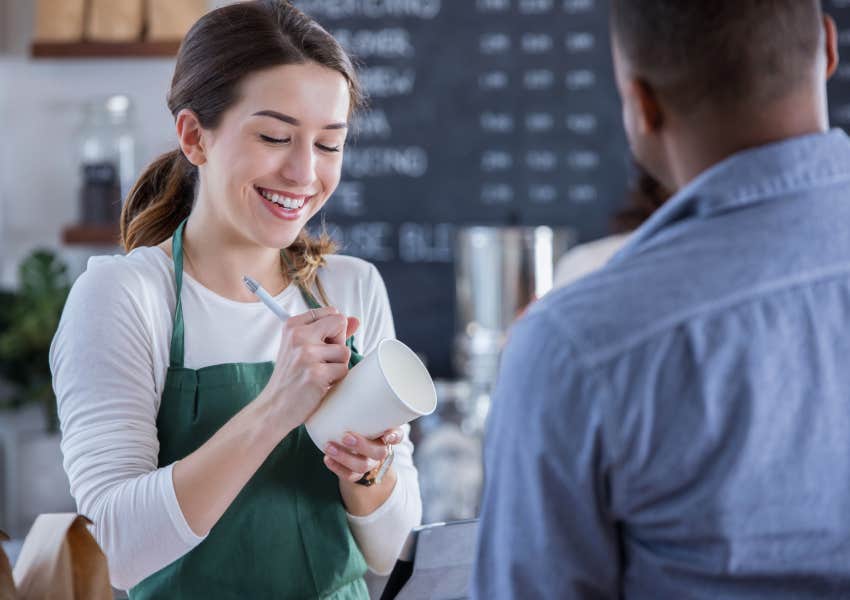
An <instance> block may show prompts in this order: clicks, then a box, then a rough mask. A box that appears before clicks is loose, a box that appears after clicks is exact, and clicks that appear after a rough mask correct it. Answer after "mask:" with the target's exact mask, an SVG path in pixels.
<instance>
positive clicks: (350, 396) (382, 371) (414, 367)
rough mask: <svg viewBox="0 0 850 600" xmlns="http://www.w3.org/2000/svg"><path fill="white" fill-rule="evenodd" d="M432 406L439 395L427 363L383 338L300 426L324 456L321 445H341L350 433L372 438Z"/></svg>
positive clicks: (430, 409) (421, 414) (395, 341)
mask: <svg viewBox="0 0 850 600" xmlns="http://www.w3.org/2000/svg"><path fill="white" fill-rule="evenodd" d="M435 408H437V391H436V389H435V388H434V382H433V381H432V380H431V375H429V374H428V370H427V369H426V368H425V365H423V364H422V361H421V360H419V357H418V356H416V354H415V353H414V352H413V350H411V349H410V348H408V347H407V346H405V345H404V344H402V343H401V342H399V341H398V340H394V339H386V340H383V341H381V342H380V343H379V344H378V347H377V348H376V349H375V351H374V352H372V353H371V354H369V355H368V356H367V357H366V358H364V359H363V360H362V361H360V363H358V364H357V365H356V366H355V367H354V368H353V369H351V371H349V372H348V375H346V377H345V379H343V380H342V381H340V382H339V383H338V384H336V386H335V387H334V388H333V389H332V390H331V391H330V392H329V393H328V395H327V396H325V399H324V400H323V401H322V403H321V404H320V405H319V408H317V409H316V412H314V413H313V414H312V415H311V416H310V418H309V419H307V421H306V422H305V423H304V426H305V427H306V428H307V433H308V434H310V437H311V438H312V440H313V443H315V444H316V446H318V448H319V450H322V451H323V452H324V449H325V444H327V443H328V442H331V441H334V442H341V441H342V437H343V436H344V435H345V434H346V433H347V432H349V431H353V432H355V433H359V434H360V435H363V436H365V437H367V438H370V439H372V438H376V437H378V436H380V435H381V434H382V433H383V432H384V431H386V430H387V429H392V428H393V427H398V426H400V425H403V424H405V423H409V422H410V421H412V420H413V419H416V418H417V417H421V416H423V415H430V414H431V413H432V412H434V409H435Z"/></svg>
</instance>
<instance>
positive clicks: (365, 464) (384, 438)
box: [324, 429, 404, 516]
mask: <svg viewBox="0 0 850 600" xmlns="http://www.w3.org/2000/svg"><path fill="white" fill-rule="evenodd" d="M403 435H404V434H403V432H402V431H401V429H388V430H387V431H385V432H384V433H383V434H381V436H380V437H378V438H376V439H374V440H370V439H368V438H365V437H363V436H362V435H358V434H356V433H347V434H345V436H343V439H342V443H341V444H338V443H335V442H329V443H328V444H327V445H326V446H325V448H324V450H325V453H326V454H325V459H324V461H325V466H326V467H327V468H328V469H330V470H331V471H332V472H333V473H334V474H335V475H336V476H337V477H338V478H339V491H340V494H341V495H342V501H343V503H344V504H345V509H346V510H347V511H348V512H349V513H351V514H352V515H358V516H363V515H368V514H371V513H372V512H374V511H375V509H377V508H378V507H379V506H381V505H382V504H383V503H384V502H386V500H387V498H389V497H390V494H391V493H392V491H393V488H394V487H395V484H396V479H397V475H396V472H395V470H394V469H393V468H392V467H390V468H389V469H388V470H387V472H386V473H384V478H383V479H382V480H381V483H379V484H377V485H372V486H368V487H367V486H364V485H359V484H357V483H355V482H356V481H357V480H358V479H360V478H361V477H363V475H364V474H366V473H368V472H369V471H371V470H372V469H374V468H375V467H377V466H378V465H379V464H381V463H382V462H383V461H384V459H386V457H387V454H388V450H387V446H388V445H395V444H398V443H399V442H401V440H402V438H403Z"/></svg>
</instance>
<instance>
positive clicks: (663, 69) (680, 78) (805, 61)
mask: <svg viewBox="0 0 850 600" xmlns="http://www.w3.org/2000/svg"><path fill="white" fill-rule="evenodd" d="M821 19H822V17H821V7H820V0H611V30H612V33H613V35H614V39H615V42H616V44H617V46H618V48H619V49H620V51H621V53H622V55H623V56H624V57H625V58H626V60H627V61H628V62H629V64H630V65H631V67H632V69H633V70H634V72H635V74H636V75H637V76H639V77H641V78H643V79H644V80H646V82H647V83H648V84H649V85H650V86H652V87H653V89H655V90H656V91H657V92H658V93H659V95H661V97H662V100H666V101H667V102H668V103H669V104H670V105H671V107H672V108H673V109H675V110H679V111H681V112H685V113H687V112H688V111H689V108H695V107H696V106H700V105H703V104H705V103H710V104H711V105H713V106H714V107H723V108H725V107H731V106H739V105H744V104H747V103H749V104H757V103H763V102H769V101H771V100H774V99H777V98H781V97H783V96H785V95H787V94H788V93H789V92H792V91H794V90H795V89H796V88H797V87H798V86H799V85H800V84H802V83H805V82H806V81H807V80H806V77H807V75H808V73H809V69H811V66H812V61H814V60H815V58H816V56H817V51H818V47H819V44H820V40H821V28H822V26H821Z"/></svg>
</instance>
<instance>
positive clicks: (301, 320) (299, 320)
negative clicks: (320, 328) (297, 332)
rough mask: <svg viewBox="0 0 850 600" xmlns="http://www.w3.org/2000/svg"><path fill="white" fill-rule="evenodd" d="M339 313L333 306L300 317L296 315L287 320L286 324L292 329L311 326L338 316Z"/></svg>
mask: <svg viewBox="0 0 850 600" xmlns="http://www.w3.org/2000/svg"><path fill="white" fill-rule="evenodd" d="M338 314H339V311H337V309H335V308H334V307H333V306H325V307H322V308H314V309H312V310H308V311H307V312H305V313H301V314H300V315H295V316H294V317H290V318H289V319H287V320H286V324H287V325H288V326H290V327H298V326H301V325H309V324H310V323H313V322H314V321H318V320H320V319H322V318H324V317H327V316H330V315H338Z"/></svg>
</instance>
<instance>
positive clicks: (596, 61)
mask: <svg viewBox="0 0 850 600" xmlns="http://www.w3.org/2000/svg"><path fill="white" fill-rule="evenodd" d="M225 3H226V2H222V1H213V2H209V1H207V0H0V528H2V529H5V530H7V531H8V532H9V533H10V534H11V535H12V536H13V537H16V538H21V537H23V536H24V535H25V534H26V532H27V530H28V528H29V526H30V524H31V523H32V520H33V519H34V517H35V516H36V515H37V514H39V513H42V512H56V511H68V510H74V506H73V501H72V500H71V498H70V495H69V492H68V484H67V479H66V478H65V475H64V472H63V470H62V464H61V454H60V452H59V438H58V432H57V423H56V418H55V399H54V398H53V396H52V391H51V388H50V377H49V371H48V367H47V350H48V347H49V343H50V340H51V338H52V335H53V331H54V330H55V327H56V324H57V321H58V316H59V314H60V312H61V308H62V305H63V302H64V298H65V296H66V295H67V291H68V289H69V286H70V285H71V284H72V283H73V281H74V279H75V278H76V277H77V276H78V275H79V274H80V272H81V271H82V270H83V269H84V268H85V264H86V261H87V259H88V258H89V257H90V256H92V255H95V254H107V253H118V252H120V251H121V250H120V248H119V247H118V246H117V243H116V240H117V215H118V213H119V212H120V208H121V198H122V197H124V195H125V194H126V191H127V189H128V187H129V186H130V185H131V184H132V182H133V181H134V180H135V178H136V176H137V174H138V172H139V170H140V169H141V168H142V167H143V166H144V165H145V164H147V163H148V162H149V161H150V160H151V159H153V158H154V157H156V156H157V155H158V154H160V153H162V152H165V151H168V150H170V149H172V148H173V147H175V145H176V142H175V137H174V131H173V121H172V118H171V115H170V114H169V113H168V110H167V109H166V105H165V94H166V92H167V90H168V86H169V82H170V77H171V73H172V70H173V66H174V56H175V54H176V52H177V48H178V46H179V42H180V38H181V37H182V35H183V33H184V32H185V31H186V29H187V28H188V26H189V24H191V23H192V22H193V21H194V20H195V19H196V18H197V17H198V16H200V14H202V13H203V12H204V11H206V10H209V9H211V8H214V7H216V6H219V5H221V4H225ZM295 4H296V5H298V6H300V7H301V8H303V9H304V10H305V11H306V12H308V13H309V14H311V15H312V16H313V17H315V18H316V19H317V20H318V21H319V22H320V23H322V24H323V25H324V26H325V27H326V28H327V29H329V30H330V31H331V32H332V33H334V34H335V35H336V37H337V38H338V39H339V40H340V41H341V42H342V43H343V45H345V46H346V47H347V48H348V49H349V50H350V51H351V52H352V53H353V54H354V55H355V56H356V57H357V58H358V59H359V61H360V63H361V76H362V79H363V83H364V85H365V88H366V90H367V91H368V93H369V95H370V99H371V100H370V109H369V110H368V111H367V112H365V113H363V114H361V115H359V116H358V118H357V120H356V122H355V123H354V128H353V130H354V132H355V137H354V139H353V143H351V145H350V146H348V149H347V150H346V156H345V162H344V168H343V182H342V184H341V185H340V188H339V190H338V191H337V193H336V194H335V196H334V198H333V199H332V200H331V202H330V203H329V204H328V206H327V208H326V210H325V215H324V220H325V223H326V227H327V228H328V230H329V231H330V232H331V234H332V235H333V236H334V237H335V238H336V239H337V240H338V241H339V242H340V243H341V245H342V251H343V252H344V253H347V254H353V255H356V256H359V257H362V258H364V259H366V260H369V261H371V262H373V263H375V264H376V266H377V267H378V269H379V270H380V271H381V273H382V275H383V277H384V279H385V281H386V284H387V288H388V292H389V295H390V300H391V303H392V306H393V312H394V317H395V323H396V329H397V332H398V337H399V338H400V339H401V340H402V341H404V342H405V343H407V344H408V345H410V346H411V347H412V348H414V350H416V351H417V352H418V353H419V354H420V355H421V356H422V358H423V359H424V360H425V361H426V364H427V365H428V367H429V369H430V371H431V373H432V375H433V376H434V377H435V379H436V380H437V387H438V394H439V401H440V404H439V409H438V411H437V412H436V413H435V414H434V415H432V416H430V417H427V418H423V419H421V420H419V421H418V422H417V423H416V424H415V427H414V441H415V442H416V444H417V451H416V461H417V465H418V466H419V468H420V473H421V478H422V479H421V481H422V490H423V499H424V504H425V521H426V522H433V521H442V520H453V519H461V518H469V517H474V516H476V515H477V510H478V498H479V494H480V487H481V482H482V477H483V474H482V470H481V437H482V433H483V428H484V422H485V418H486V415H487V411H488V409H489V405H490V391H491V386H492V383H493V379H494V376H495V372H496V367H497V364H498V357H499V351H500V348H501V346H502V344H503V342H504V339H505V334H506V331H507V329H508V327H509V326H510V324H511V322H512V321H513V320H514V319H515V318H516V317H517V316H518V315H519V314H521V313H522V311H523V310H524V309H525V308H526V307H527V305H528V304H529V303H530V302H533V301H534V299H536V298H539V297H540V296H542V295H543V294H545V293H546V292H548V291H549V290H550V289H551V288H552V287H553V285H556V284H559V283H561V284H562V283H565V282H567V281H568V280H570V279H572V278H574V277H575V276H577V275H579V274H581V273H583V272H586V271H587V270H590V269H592V268H593V267H595V266H597V265H598V264H599V263H600V262H601V261H603V260H604V259H605V258H606V257H607V256H609V255H610V254H611V252H613V251H614V250H615V249H616V248H617V247H618V246H619V244H620V243H621V242H622V239H623V238H622V236H620V237H616V238H609V237H606V236H609V235H610V234H612V233H624V232H627V231H628V230H629V229H630V228H632V227H635V226H637V225H638V224H639V223H640V222H641V221H642V220H643V219H644V218H646V216H648V214H650V213H651V211H652V210H653V209H654V208H655V207H656V206H657V205H658V204H659V203H660V201H662V200H663V198H664V197H665V193H664V192H663V190H659V189H658V188H657V186H654V185H653V183H652V182H651V180H648V179H647V178H646V177H645V176H643V175H642V174H641V173H640V170H639V169H638V168H637V167H636V166H635V165H633V164H632V161H631V158H630V156H629V152H628V148H627V145H626V143H625V139H624V136H623V133H622V127H621V123H620V105H619V99H618V97H617V94H616V90H615V88H614V84H613V80H612V72H611V66H610V52H609V46H608V34H607V3H605V2H604V1H602V0H450V1H449V0H442V1H441V0H404V1H399V0H383V1H374V0H370V1H366V0H301V1H297V0H296V2H295ZM825 8H826V9H827V10H829V12H831V13H832V14H833V15H834V16H835V17H836V19H837V21H838V24H839V35H840V38H839V40H840V44H841V48H842V49H844V48H846V47H847V46H848V44H850V2H848V1H847V0H832V1H830V2H826V4H825ZM830 102H831V115H832V119H833V125H834V126H840V127H847V126H848V125H850V66H847V65H845V66H842V67H839V70H838V73H837V74H836V76H835V78H834V79H833V81H832V82H831V84H830ZM601 238H602V241H601V242H599V241H598V240H600V239H601ZM594 241H595V242H594ZM589 242H594V243H593V244H590V245H588V243H589ZM576 245H580V246H579V247H578V248H575V246H576ZM565 254H566V258H564V256H565Z"/></svg>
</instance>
